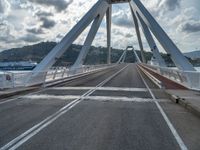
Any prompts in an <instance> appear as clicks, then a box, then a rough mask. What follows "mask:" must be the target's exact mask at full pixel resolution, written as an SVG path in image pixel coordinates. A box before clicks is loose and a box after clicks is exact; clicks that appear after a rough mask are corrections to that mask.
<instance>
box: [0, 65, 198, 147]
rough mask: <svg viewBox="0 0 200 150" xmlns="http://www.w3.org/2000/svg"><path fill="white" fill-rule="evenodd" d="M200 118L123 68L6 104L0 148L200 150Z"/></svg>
mask: <svg viewBox="0 0 200 150" xmlns="http://www.w3.org/2000/svg"><path fill="white" fill-rule="evenodd" d="M199 129H200V119H199V118H198V117H196V116H194V115H193V114H191V113H190V112H188V111H187V110H185V109H184V108H182V107H181V106H179V105H176V104H175V103H173V102H171V101H170V100H169V99H168V97H167V95H165V93H164V92H163V91H162V90H161V89H158V88H157V87H156V86H155V85H154V84H153V83H151V81H150V80H149V79H148V78H147V77H146V76H145V75H144V74H143V73H142V72H139V70H138V69H137V67H136V64H122V65H119V66H117V67H113V68H110V69H107V70H104V71H101V72H98V73H94V74H91V75H88V76H85V77H83V78H81V79H76V80H75V81H70V82H67V83H62V84H61V85H59V86H56V87H51V88H46V89H43V90H42V91H38V92H36V93H31V94H27V95H22V96H19V97H18V98H16V99H14V100H13V101H9V100H8V102H6V103H3V104H1V105H0V147H1V148H0V149H1V150H3V149H20V150H36V149H41V150H46V149H48V150H55V149H59V150H62V149H63V150H133V149H134V150H161V149H162V150H179V149H182V150H183V149H191V150H199V149H200V142H199V141H200V130H199Z"/></svg>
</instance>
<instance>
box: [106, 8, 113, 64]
mask: <svg viewBox="0 0 200 150" xmlns="http://www.w3.org/2000/svg"><path fill="white" fill-rule="evenodd" d="M111 13H112V5H111V4H110V6H109V8H108V10H107V12H106V26H107V48H108V56H107V63H108V64H110V63H111Z"/></svg>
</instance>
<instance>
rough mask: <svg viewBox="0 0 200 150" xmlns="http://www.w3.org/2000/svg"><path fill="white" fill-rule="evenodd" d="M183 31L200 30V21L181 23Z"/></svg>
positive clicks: (192, 31)
mask: <svg viewBox="0 0 200 150" xmlns="http://www.w3.org/2000/svg"><path fill="white" fill-rule="evenodd" d="M181 31H183V32H186V33H195V32H200V21H194V20H193V21H190V22H185V23H184V24H182V25H181Z"/></svg>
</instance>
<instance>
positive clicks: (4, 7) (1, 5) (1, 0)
mask: <svg viewBox="0 0 200 150" xmlns="http://www.w3.org/2000/svg"><path fill="white" fill-rule="evenodd" d="M9 11H10V3H9V2H8V1H7V0H0V14H4V15H7V14H8V12H9Z"/></svg>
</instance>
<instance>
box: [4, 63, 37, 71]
mask: <svg viewBox="0 0 200 150" xmlns="http://www.w3.org/2000/svg"><path fill="white" fill-rule="evenodd" d="M36 65H37V62H33V61H18V62H0V70H6V71H13V70H33V69H34V68H35V67H36Z"/></svg>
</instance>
